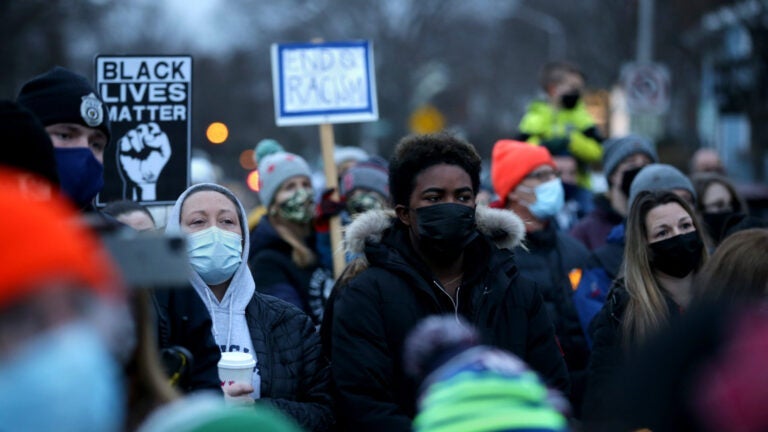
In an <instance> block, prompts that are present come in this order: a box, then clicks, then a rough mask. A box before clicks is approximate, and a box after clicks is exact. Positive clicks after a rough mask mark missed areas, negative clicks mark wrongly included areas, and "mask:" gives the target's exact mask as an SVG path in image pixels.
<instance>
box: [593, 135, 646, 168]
mask: <svg viewBox="0 0 768 432" xmlns="http://www.w3.org/2000/svg"><path fill="white" fill-rule="evenodd" d="M603 148H604V152H603V172H604V173H605V176H606V177H610V175H611V174H613V172H614V171H616V168H618V166H619V164H620V163H621V162H622V161H623V160H624V159H626V158H628V157H630V156H632V155H635V154H638V153H641V154H644V155H646V156H648V157H649V158H651V163H656V162H658V161H659V157H658V156H657V155H656V149H655V148H654V147H653V143H652V142H651V140H649V139H648V138H646V137H643V136H640V135H634V134H632V135H627V136H625V137H621V138H613V139H609V140H608V141H606V142H605V144H604V145H603Z"/></svg>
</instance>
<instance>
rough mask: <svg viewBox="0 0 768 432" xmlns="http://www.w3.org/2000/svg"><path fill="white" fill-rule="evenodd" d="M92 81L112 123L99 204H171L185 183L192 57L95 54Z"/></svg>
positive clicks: (186, 183)
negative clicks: (120, 201) (93, 78)
mask: <svg viewBox="0 0 768 432" xmlns="http://www.w3.org/2000/svg"><path fill="white" fill-rule="evenodd" d="M96 85H97V87H98V90H99V93H100V94H101V97H102V99H103V100H104V103H105V104H106V106H107V113H108V115H109V120H110V122H111V123H112V141H111V143H110V145H109V146H108V147H107V149H106V151H105V153H104V188H103V189H102V191H101V193H100V194H99V196H98V197H97V200H96V202H97V204H98V205H105V204H107V203H109V202H112V201H116V200H121V199H128V200H133V201H137V202H141V203H146V204H172V203H174V202H175V201H176V199H177V198H178V197H179V195H181V193H182V192H184V190H185V189H186V188H187V186H188V185H189V158H190V146H191V134H190V127H191V113H192V57H190V56H109V55H103V56H98V57H96Z"/></svg>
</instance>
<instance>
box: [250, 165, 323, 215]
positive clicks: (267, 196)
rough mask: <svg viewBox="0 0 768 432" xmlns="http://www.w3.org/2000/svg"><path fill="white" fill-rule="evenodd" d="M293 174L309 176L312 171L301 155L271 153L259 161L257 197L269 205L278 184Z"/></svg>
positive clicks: (278, 187) (265, 204)
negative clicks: (259, 185)
mask: <svg viewBox="0 0 768 432" xmlns="http://www.w3.org/2000/svg"><path fill="white" fill-rule="evenodd" d="M295 176H306V177H309V178H311V177H312V171H311V170H310V169H309V165H307V162H306V161H305V160H304V159H302V157H301V156H299V155H295V154H293V153H287V152H281V153H272V154H270V155H268V156H266V157H264V158H263V160H261V161H260V162H259V181H260V183H261V187H260V188H259V199H260V200H261V203H262V204H263V205H264V206H267V207H269V205H270V204H272V200H273V199H274V197H275V193H276V192H277V190H278V189H280V185H282V184H283V182H285V181H286V180H288V179H289V178H291V177H295Z"/></svg>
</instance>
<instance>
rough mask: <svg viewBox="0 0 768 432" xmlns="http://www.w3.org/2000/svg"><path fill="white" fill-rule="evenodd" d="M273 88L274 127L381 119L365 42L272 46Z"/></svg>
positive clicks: (371, 52)
mask: <svg viewBox="0 0 768 432" xmlns="http://www.w3.org/2000/svg"><path fill="white" fill-rule="evenodd" d="M272 84H273V87H274V98H275V119H276V122H277V125H278V126H299V125H313V124H321V123H352V122H365V121H375V120H378V118H379V112H378V104H377V101H376V81H375V74H374V66H373V47H372V45H371V43H370V42H368V41H354V42H326V43H294V44H274V45H272Z"/></svg>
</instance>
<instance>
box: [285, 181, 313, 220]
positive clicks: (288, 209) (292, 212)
mask: <svg viewBox="0 0 768 432" xmlns="http://www.w3.org/2000/svg"><path fill="white" fill-rule="evenodd" d="M277 212H278V214H279V215H280V216H281V217H282V218H283V219H285V220H288V221H291V222H296V223H300V224H304V223H307V222H309V221H310V220H312V217H313V216H314V213H315V212H314V208H313V199H312V193H311V192H310V191H308V190H307V189H297V190H296V192H294V193H293V195H291V197H290V198H288V199H287V200H286V201H284V202H283V203H282V204H280V206H279V208H278V209H277Z"/></svg>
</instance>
